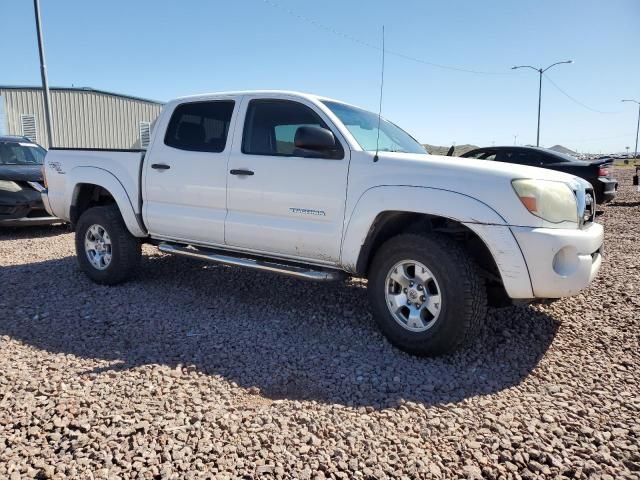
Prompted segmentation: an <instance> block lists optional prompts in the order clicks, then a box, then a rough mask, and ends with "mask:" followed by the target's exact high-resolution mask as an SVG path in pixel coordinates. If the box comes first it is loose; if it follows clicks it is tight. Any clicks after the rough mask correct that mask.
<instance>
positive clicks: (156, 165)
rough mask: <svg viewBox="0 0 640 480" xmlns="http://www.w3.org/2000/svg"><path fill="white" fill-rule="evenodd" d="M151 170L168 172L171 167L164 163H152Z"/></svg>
mask: <svg viewBox="0 0 640 480" xmlns="http://www.w3.org/2000/svg"><path fill="white" fill-rule="evenodd" d="M151 168H153V169H155V170H169V169H170V168H171V167H170V166H169V165H167V164H166V163H152V164H151Z"/></svg>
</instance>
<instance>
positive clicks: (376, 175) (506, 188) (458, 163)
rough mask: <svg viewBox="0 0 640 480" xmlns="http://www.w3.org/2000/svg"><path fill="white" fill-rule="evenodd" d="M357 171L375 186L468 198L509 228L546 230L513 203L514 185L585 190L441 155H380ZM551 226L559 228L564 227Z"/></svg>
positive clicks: (551, 173) (568, 179)
mask: <svg viewBox="0 0 640 480" xmlns="http://www.w3.org/2000/svg"><path fill="white" fill-rule="evenodd" d="M371 162H372V161H371ZM361 168H362V169H363V170H365V169H366V172H367V173H366V174H364V175H366V177H367V180H366V181H367V182H371V184H373V185H406V186H416V187H427V188H433V189H438V190H448V191H450V192H456V193H461V194H463V195H466V196H469V197H472V198H474V199H476V200H478V201H480V202H482V203H484V204H485V205H487V206H488V207H490V208H491V209H492V210H494V211H495V212H496V213H498V214H499V215H500V216H501V217H502V218H503V219H504V221H505V222H506V223H507V224H508V225H521V226H532V227H537V226H546V224H545V225H543V223H541V221H539V219H538V217H535V216H533V215H531V213H529V212H528V211H527V210H526V209H525V207H524V206H523V205H522V204H521V203H520V200H519V199H517V196H516V194H515V191H514V189H513V186H512V183H511V182H512V181H513V180H516V179H534V180H550V181H555V182H563V183H566V184H567V185H568V186H569V187H570V188H571V189H572V190H574V191H575V192H581V194H583V192H584V190H585V188H588V187H589V183H588V182H586V181H585V180H583V179H581V178H579V177H576V176H574V175H570V174H567V173H563V172H558V171H556V170H549V169H546V168H537V167H529V166H526V165H516V164H513V163H502V162H496V161H492V160H477V159H473V158H460V157H445V156H441V155H426V154H408V153H396V152H381V153H379V161H378V162H377V163H373V162H372V163H370V164H369V161H365V162H363V164H362V167H361ZM355 178H356V179H357V178H358V175H357V173H356V176H355ZM356 181H357V180H356ZM514 205H515V206H514ZM549 226H553V227H555V228H559V227H561V226H562V224H552V225H549Z"/></svg>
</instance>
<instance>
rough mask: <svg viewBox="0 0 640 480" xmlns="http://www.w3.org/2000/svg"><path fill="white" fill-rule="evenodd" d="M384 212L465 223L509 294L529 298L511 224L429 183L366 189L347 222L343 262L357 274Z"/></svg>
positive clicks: (484, 206) (480, 204) (526, 277)
mask: <svg viewBox="0 0 640 480" xmlns="http://www.w3.org/2000/svg"><path fill="white" fill-rule="evenodd" d="M386 211H399V212H412V213H424V214H428V215H435V216H439V217H444V218H449V219H451V220H455V221H457V222H460V223H462V224H464V225H465V226H466V227H468V228H469V229H471V230H472V231H473V232H474V233H475V234H476V235H478V237H479V238H480V239H481V240H482V241H483V242H484V243H485V245H486V246H487V248H488V249H489V251H490V252H491V255H492V256H493V258H494V260H495V263H496V265H497V266H498V270H499V271H500V276H501V277H502V281H503V283H504V287H505V290H506V291H507V294H508V295H509V296H510V297H511V298H533V297H534V295H533V291H532V288H531V279H530V278H529V271H528V269H527V265H526V263H525V260H524V257H523V255H522V252H521V250H520V247H519V245H518V243H517V242H516V240H515V238H514V236H513V233H512V232H511V229H510V228H509V225H507V223H506V221H505V219H504V218H502V217H501V216H500V214H498V212H496V211H495V210H493V209H492V208H491V207H489V206H488V205H487V204H485V203H483V202H481V201H479V200H477V199H475V198H473V197H470V196H468V195H465V194H462V193H458V192H453V191H449V190H442V189H437V188H429V187H415V186H404V185H397V186H393V185H382V186H379V187H372V188H370V189H368V190H366V191H365V192H364V193H363V194H362V196H361V197H360V198H359V199H358V201H357V203H356V205H355V207H354V209H353V211H352V212H351V215H350V216H349V218H348V219H346V220H345V224H346V227H345V233H344V235H343V239H342V250H341V256H340V259H341V264H342V265H343V268H344V269H345V270H347V271H349V272H352V273H355V271H356V264H357V261H358V256H359V255H360V249H361V248H362V245H363V244H364V242H365V240H366V238H367V235H368V233H369V229H370V228H371V225H372V224H373V222H374V220H375V219H376V217H377V216H378V215H379V214H380V213H383V212H386Z"/></svg>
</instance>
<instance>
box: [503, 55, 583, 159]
mask: <svg viewBox="0 0 640 480" xmlns="http://www.w3.org/2000/svg"><path fill="white" fill-rule="evenodd" d="M563 63H573V60H564V61H562V62H556V63H552V64H551V65H549V66H548V67H547V68H538V67H532V66H531V65H517V66H515V67H511V70H517V69H518V68H530V69H532V70H535V71H536V72H538V75H539V76H540V82H539V84H538V130H537V133H536V147H539V146H540V110H541V108H542V74H543V73H544V72H546V71H547V70H549V69H550V68H551V67H555V66H556V65H560V64H563Z"/></svg>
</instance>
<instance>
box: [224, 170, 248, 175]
mask: <svg viewBox="0 0 640 480" xmlns="http://www.w3.org/2000/svg"><path fill="white" fill-rule="evenodd" d="M229 173H230V174H231V175H253V172H252V171H251V170H235V169H234V170H229Z"/></svg>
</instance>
